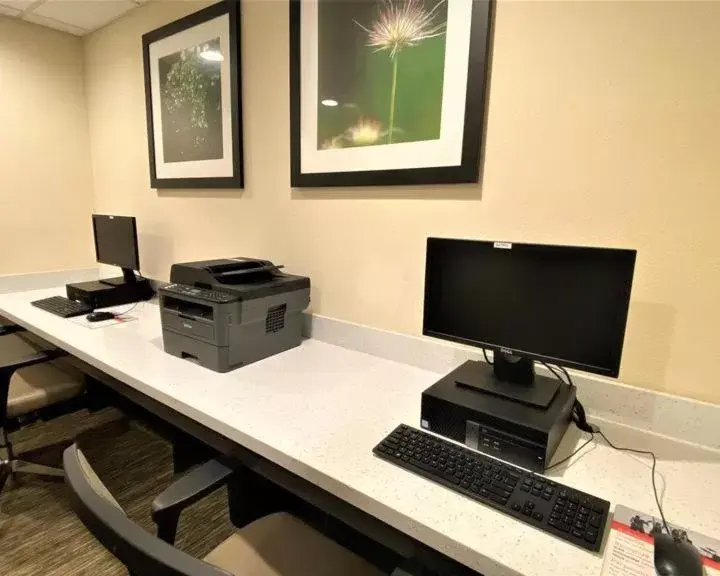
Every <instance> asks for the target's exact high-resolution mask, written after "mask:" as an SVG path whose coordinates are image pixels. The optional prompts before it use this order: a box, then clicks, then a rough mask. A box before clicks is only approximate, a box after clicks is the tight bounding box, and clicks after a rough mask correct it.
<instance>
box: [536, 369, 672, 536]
mask: <svg viewBox="0 0 720 576" xmlns="http://www.w3.org/2000/svg"><path fill="white" fill-rule="evenodd" d="M542 364H543V365H544V366H545V367H546V368H547V369H548V370H550V371H551V372H552V373H553V374H555V376H556V377H557V378H558V379H559V380H560V381H561V382H564V381H563V379H562V378H560V376H558V374H557V373H556V372H555V370H553V369H552V368H551V367H550V365H549V364H545V362H543V363H542ZM557 368H558V369H559V370H561V371H562V372H563V374H565V377H566V378H567V379H568V384H569V385H570V386H574V384H573V381H572V378H571V377H570V373H569V372H568V371H567V370H566V369H565V368H563V367H562V366H557ZM574 411H575V412H576V416H577V418H578V420H576V421H575V425H576V426H578V428H580V429H581V430H582V429H583V425H584V426H586V427H587V428H586V429H585V430H586V431H587V432H589V433H590V435H591V436H590V439H589V440H588V441H587V442H585V443H584V444H583V445H582V446H580V448H578V449H577V450H575V452H573V453H572V454H570V456H568V457H567V458H563V459H562V460H560V462H556V463H555V464H553V465H552V466H549V467H547V468H546V469H545V470H550V469H551V468H555V467H556V466H559V465H560V464H562V463H563V462H567V461H568V460H569V459H570V458H572V457H573V456H575V454H577V453H578V452H580V450H582V449H583V448H585V446H587V445H588V444H589V443H590V442H591V441H592V440H593V439H594V438H595V434H600V436H602V437H603V439H604V440H605V442H607V443H608V446H610V447H611V448H613V449H615V450H617V451H618V452H632V453H633V454H643V455H645V456H651V457H652V472H651V478H652V487H653V495H654V496H655V504H656V505H657V508H658V511H659V512H660V518H662V521H663V526H664V527H665V531H666V532H667V533H668V534H670V529H669V528H668V524H667V521H666V520H665V513H664V512H663V509H662V506H661V505H660V498H659V497H658V491H657V485H656V484H655V469H656V468H657V457H656V456H655V453H654V452H651V451H650V450H636V449H634V448H625V447H622V446H615V444H613V443H612V442H610V440H608V437H607V436H605V434H604V433H603V431H602V430H600V428H598V427H597V426H592V425H591V424H588V422H587V419H586V417H585V409H584V408H583V407H582V404H580V402H578V401H577V400H576V401H575V407H574Z"/></svg>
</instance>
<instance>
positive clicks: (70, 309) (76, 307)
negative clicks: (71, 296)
mask: <svg viewBox="0 0 720 576" xmlns="http://www.w3.org/2000/svg"><path fill="white" fill-rule="evenodd" d="M32 305H33V306H36V307H38V308H40V309H42V310H45V311H47V312H52V313H53V314H55V315H56V316H60V317H62V318H72V317H73V316H82V315H83V314H89V313H90V312H92V311H93V309H92V307H91V306H88V305H87V304H83V303H82V302H77V301H76V300H68V299H67V298H65V297H63V296H52V297H50V298H43V299H42V300H35V301H34V302H32Z"/></svg>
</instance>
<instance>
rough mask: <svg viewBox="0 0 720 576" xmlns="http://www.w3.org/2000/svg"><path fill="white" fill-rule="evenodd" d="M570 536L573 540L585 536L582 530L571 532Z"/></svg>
mask: <svg viewBox="0 0 720 576" xmlns="http://www.w3.org/2000/svg"><path fill="white" fill-rule="evenodd" d="M572 535H573V536H575V538H583V537H584V536H585V534H584V533H583V531H582V530H577V529H575V530H573V531H572Z"/></svg>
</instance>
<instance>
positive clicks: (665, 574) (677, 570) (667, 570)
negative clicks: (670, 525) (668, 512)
mask: <svg viewBox="0 0 720 576" xmlns="http://www.w3.org/2000/svg"><path fill="white" fill-rule="evenodd" d="M655 572H657V574H658V576H702V575H703V565H702V558H701V556H700V552H698V550H697V548H695V546H693V545H692V544H690V543H689V542H687V541H682V540H676V539H675V538H673V537H672V536H670V535H668V534H658V535H657V536H655Z"/></svg>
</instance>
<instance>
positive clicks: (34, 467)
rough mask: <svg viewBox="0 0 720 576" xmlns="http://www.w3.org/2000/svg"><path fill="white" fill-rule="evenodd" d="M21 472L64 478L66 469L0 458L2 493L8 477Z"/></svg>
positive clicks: (0, 488) (13, 476)
mask: <svg viewBox="0 0 720 576" xmlns="http://www.w3.org/2000/svg"><path fill="white" fill-rule="evenodd" d="M19 474H35V475H37V476H45V477H47V478H57V479H60V480H62V479H64V478H65V471H64V470H63V469H62V468H55V467H54V466H45V465H44V464H36V463H35V462H27V461H25V460H17V459H15V460H0V493H2V491H3V489H4V488H5V485H6V484H7V481H8V479H10V478H13V479H14V478H15V477H16V476H17V475H19Z"/></svg>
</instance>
